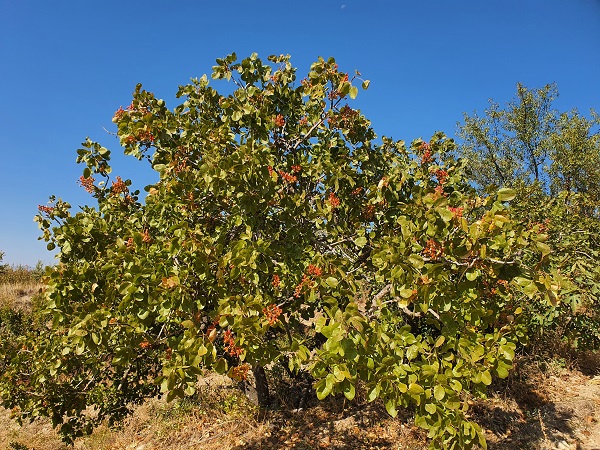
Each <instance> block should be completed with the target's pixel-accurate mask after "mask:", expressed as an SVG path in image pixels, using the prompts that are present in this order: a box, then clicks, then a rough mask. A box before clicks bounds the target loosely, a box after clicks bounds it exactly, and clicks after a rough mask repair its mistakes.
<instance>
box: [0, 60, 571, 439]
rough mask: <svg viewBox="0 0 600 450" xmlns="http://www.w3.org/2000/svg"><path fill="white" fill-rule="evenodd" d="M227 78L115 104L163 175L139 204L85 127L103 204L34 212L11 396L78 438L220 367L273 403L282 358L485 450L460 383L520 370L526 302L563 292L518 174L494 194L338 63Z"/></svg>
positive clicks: (225, 73)
mask: <svg viewBox="0 0 600 450" xmlns="http://www.w3.org/2000/svg"><path fill="white" fill-rule="evenodd" d="M212 78H213V79H215V80H226V81H230V82H231V83H233V89H229V90H226V92H230V93H225V94H222V93H219V92H218V91H217V90H215V89H214V88H212V87H210V86H209V80H208V77H206V76H203V77H201V78H200V79H193V80H192V82H191V83H190V84H189V85H186V86H181V87H180V88H179V91H178V97H180V98H182V99H183V102H182V103H181V104H180V105H178V106H175V108H174V109H172V110H170V109H168V108H167V106H166V104H165V102H164V101H163V100H161V99H157V98H156V97H155V96H154V95H153V94H152V93H150V92H148V91H145V90H143V89H142V88H141V86H137V88H136V90H135V92H134V94H133V101H132V102H131V104H130V105H129V106H128V107H127V108H125V109H123V108H119V110H118V111H117V112H116V114H115V116H114V119H113V120H114V122H115V123H116V124H117V127H118V132H117V134H118V137H119V140H120V143H121V145H122V146H123V147H124V151H125V153H126V154H128V155H133V156H134V157H137V158H138V159H140V160H142V161H147V163H148V164H149V165H150V167H151V168H152V169H153V170H155V171H157V172H158V174H159V175H160V180H159V181H158V182H157V183H155V184H153V185H150V186H147V187H146V188H145V190H146V196H145V198H144V199H143V200H142V199H141V198H140V193H139V192H137V191H132V190H131V181H130V180H128V179H123V178H121V177H119V176H116V177H115V178H114V179H113V178H112V174H111V168H110V154H111V153H110V151H109V150H108V149H107V148H105V147H103V146H102V145H100V144H99V143H96V142H92V141H90V140H87V141H86V142H85V143H84V144H83V146H82V148H81V149H80V150H78V162H80V163H82V164H83V165H84V166H85V168H84V170H83V175H82V177H81V178H80V184H81V186H82V187H83V188H84V189H85V190H87V191H88V192H89V193H90V194H91V196H92V200H91V201H92V202H93V203H94V205H93V206H83V207H81V208H80V210H79V211H76V212H75V211H73V210H72V208H71V206H70V205H69V204H68V203H67V202H65V201H63V200H61V199H55V198H52V199H51V202H50V204H49V205H47V206H40V213H39V215H38V216H37V220H38V222H39V224H40V227H41V229H42V232H43V238H44V239H45V240H46V241H47V242H48V246H49V248H54V247H58V249H59V253H58V258H59V263H58V264H57V265H56V266H55V267H53V268H51V269H49V271H48V273H47V278H46V288H45V297H46V301H47V307H48V312H49V313H51V314H52V317H53V321H52V325H51V327H49V328H47V329H44V330H42V331H39V332H38V333H37V334H35V333H32V334H31V335H29V336H27V337H25V338H23V339H22V340H21V341H19V342H18V343H17V344H16V345H15V346H13V347H11V349H10V351H8V350H4V354H3V355H2V356H3V358H4V361H5V362H8V363H6V364H5V366H4V368H5V371H4V373H3V375H2V376H1V377H0V393H1V394H2V399H3V403H4V404H5V405H7V406H9V407H16V408H17V409H16V411H18V415H20V417H21V418H29V417H35V416H40V415H46V416H50V417H51V418H52V420H53V423H54V424H55V426H57V427H59V429H60V432H61V433H62V435H63V436H64V437H65V439H67V440H69V439H73V437H75V436H77V435H80V434H81V433H84V432H89V431H90V430H91V429H92V428H93V427H94V426H95V425H97V424H98V423H99V422H100V421H102V420H106V419H108V420H109V422H114V421H116V420H119V419H120V418H122V417H124V415H125V414H127V412H128V408H129V407H130V405H131V402H134V403H135V402H139V401H141V400H142V399H143V398H145V397H147V396H151V395H155V394H157V393H158V392H159V391H160V392H162V393H163V394H165V395H166V396H167V398H168V399H173V398H176V397H182V396H186V395H192V394H193V393H194V390H195V386H196V382H197V380H198V378H199V377H201V376H203V374H204V373H205V370H214V371H216V372H218V373H225V374H228V375H229V376H230V377H232V378H234V379H238V380H244V379H246V378H252V377H253V378H254V379H255V382H256V383H257V385H259V386H260V387H261V389H259V397H260V398H261V402H262V403H263V404H268V402H269V392H268V386H267V385H266V380H267V379H268V377H266V376H265V367H266V368H268V367H273V365H281V366H282V367H284V368H285V370H287V371H288V372H289V373H290V374H291V375H294V374H298V373H305V374H308V375H309V376H310V377H311V379H312V380H313V381H314V389H315V391H316V395H317V397H318V398H319V399H323V398H325V397H327V396H328V395H335V394H340V395H341V394H343V395H344V396H345V397H346V398H348V399H350V400H351V399H353V398H354V396H355V393H356V390H357V389H364V391H365V393H366V396H367V398H368V399H369V400H370V401H373V400H376V399H381V400H382V401H383V402H384V403H385V406H386V408H387V411H388V412H389V413H390V414H391V415H395V414H396V413H397V408H399V407H407V406H408V405H413V406H414V408H415V411H416V416H415V421H416V424H417V425H419V426H421V427H423V428H425V429H427V430H429V437H430V438H431V445H432V448H438V449H441V448H472V447H473V446H476V445H480V446H485V440H484V438H483V435H482V432H481V429H480V428H479V426H478V425H477V424H475V423H474V422H472V421H470V420H468V417H467V416H468V415H467V410H468V402H467V397H466V396H465V393H472V394H482V393H483V392H484V391H485V388H486V386H488V385H489V384H490V383H491V382H492V378H493V377H494V376H498V377H506V376H507V375H508V371H509V370H510V368H511V366H512V360H513V357H514V350H515V348H516V345H517V343H518V342H519V341H522V340H524V339H525V338H526V336H525V334H524V328H523V324H522V320H521V319H520V317H521V315H522V312H523V306H524V305H522V299H523V298H526V299H536V300H537V301H539V302H549V303H555V302H556V301H557V298H558V296H559V290H560V280H561V278H560V276H559V275H557V274H556V273H554V274H552V273H551V271H550V269H549V267H548V255H549V253H550V249H549V247H548V246H547V244H545V242H544V241H545V240H546V238H547V236H546V234H545V233H544V232H543V231H544V230H543V227H542V225H540V224H529V223H523V222H521V221H520V220H515V218H514V217H513V215H512V213H511V211H510V208H509V202H510V201H511V200H512V199H513V198H514V196H515V194H516V191H515V190H514V189H510V188H504V189H500V190H497V191H495V192H493V193H490V194H489V195H485V196H482V195H480V194H478V193H477V191H476V190H475V189H474V188H473V187H472V186H471V182H470V181H471V180H470V179H469V178H468V176H467V172H466V167H465V164H466V162H465V161H464V160H459V159H456V158H455V157H454V156H453V155H454V154H455V152H456V146H455V143H454V142H453V140H452V139H448V138H447V137H446V136H444V135H443V134H442V133H436V134H435V135H434V136H433V137H432V138H431V139H430V140H427V141H424V140H422V139H417V140H415V141H413V142H412V144H411V145H410V146H408V147H407V146H406V145H405V143H404V142H402V141H394V140H392V139H389V138H386V137H381V138H378V137H377V136H376V134H375V132H374V130H373V129H372V128H371V126H370V122H369V121H368V120H367V119H366V118H365V117H364V116H363V115H362V113H361V112H360V110H358V109H355V108H353V107H352V106H350V101H351V100H352V99H354V98H355V97H356V96H357V94H358V91H359V87H362V89H367V88H368V86H369V82H368V81H366V80H363V79H361V75H360V73H358V72H355V73H354V74H349V73H346V72H342V71H340V70H339V68H338V65H337V64H336V62H335V60H334V59H332V58H330V59H327V60H325V59H322V58H320V59H319V60H318V61H316V62H315V63H314V64H313V65H312V66H311V68H310V71H309V73H308V75H307V76H306V77H305V78H302V79H301V80H299V81H298V80H297V75H296V69H295V68H294V67H293V66H292V65H291V63H290V58H289V56H283V55H282V56H272V57H269V59H268V62H267V63H265V62H263V61H262V60H261V59H260V58H258V56H257V55H256V54H253V55H251V56H250V57H248V58H246V59H243V60H242V61H238V59H237V57H236V55H235V54H232V55H230V56H228V57H226V58H223V59H219V60H217V65H216V66H214V67H213V73H212ZM532 262H534V263H532ZM90 407H91V408H92V409H93V410H94V413H93V414H90Z"/></svg>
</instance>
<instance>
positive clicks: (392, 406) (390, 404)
mask: <svg viewBox="0 0 600 450" xmlns="http://www.w3.org/2000/svg"><path fill="white" fill-rule="evenodd" d="M385 410H386V411H387V412H388V414H389V415H390V416H392V417H396V416H397V415H398V411H396V400H394V399H389V400H387V401H386V402H385Z"/></svg>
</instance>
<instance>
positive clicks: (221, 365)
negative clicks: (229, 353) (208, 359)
mask: <svg viewBox="0 0 600 450" xmlns="http://www.w3.org/2000/svg"><path fill="white" fill-rule="evenodd" d="M213 369H214V370H215V372H217V373H218V374H220V375H223V374H224V373H227V361H225V359H224V358H219V359H217V361H215V363H214V364H213Z"/></svg>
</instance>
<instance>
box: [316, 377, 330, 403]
mask: <svg viewBox="0 0 600 450" xmlns="http://www.w3.org/2000/svg"><path fill="white" fill-rule="evenodd" d="M331 389H332V386H331V384H328V383H327V380H326V379H325V378H321V379H320V380H319V381H317V383H316V384H315V391H316V393H317V398H318V399H319V400H323V399H325V397H327V396H328V395H329V394H330V393H331Z"/></svg>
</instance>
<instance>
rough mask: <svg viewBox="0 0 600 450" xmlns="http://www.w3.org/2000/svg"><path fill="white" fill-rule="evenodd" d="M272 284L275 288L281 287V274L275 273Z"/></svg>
mask: <svg viewBox="0 0 600 450" xmlns="http://www.w3.org/2000/svg"><path fill="white" fill-rule="evenodd" d="M271 284H272V285H273V287H274V288H278V287H279V285H280V284H281V279H280V278H279V275H273V282H272V283H271Z"/></svg>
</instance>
